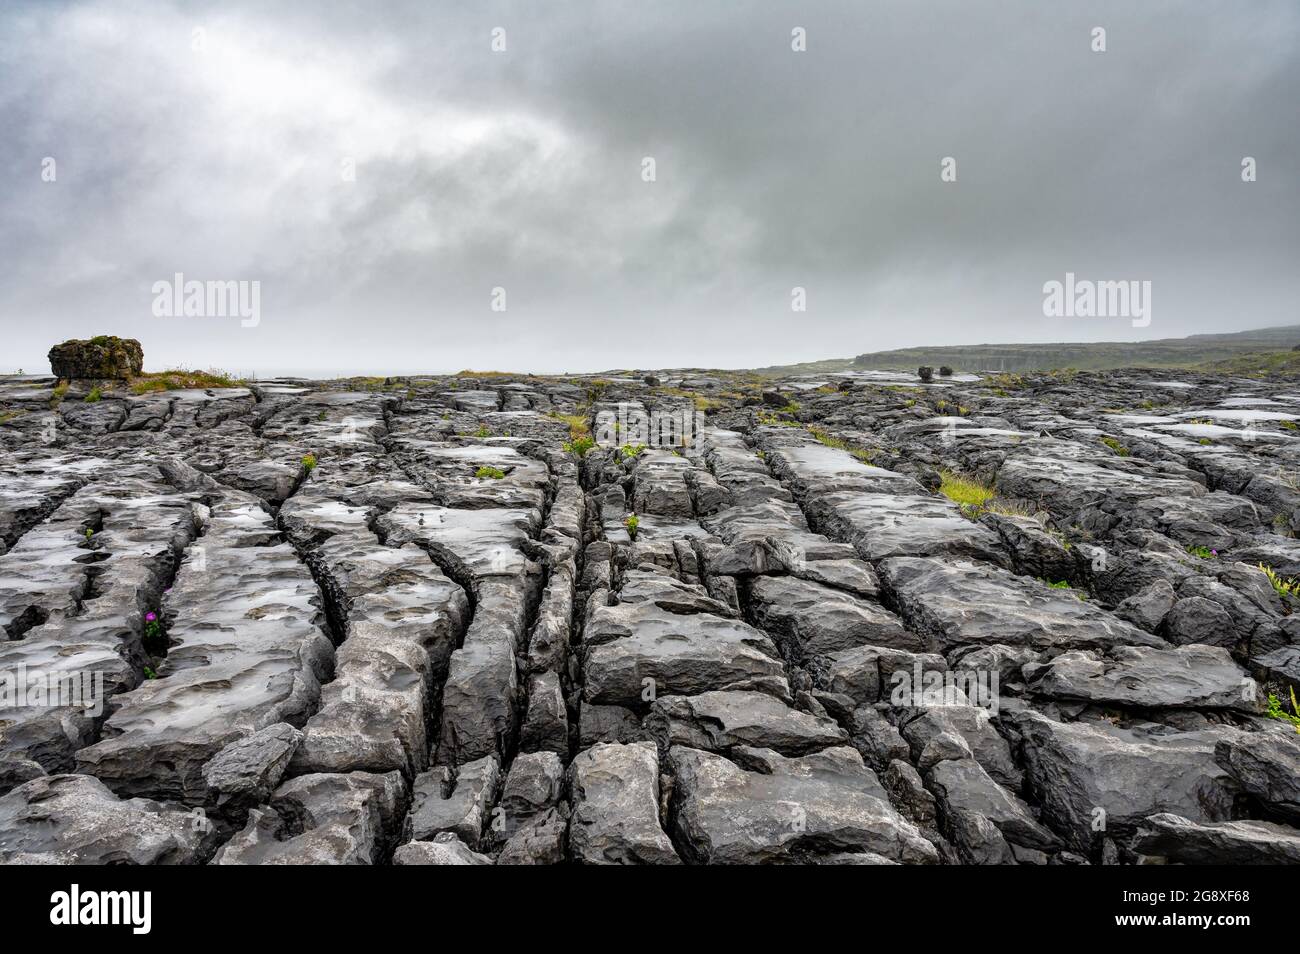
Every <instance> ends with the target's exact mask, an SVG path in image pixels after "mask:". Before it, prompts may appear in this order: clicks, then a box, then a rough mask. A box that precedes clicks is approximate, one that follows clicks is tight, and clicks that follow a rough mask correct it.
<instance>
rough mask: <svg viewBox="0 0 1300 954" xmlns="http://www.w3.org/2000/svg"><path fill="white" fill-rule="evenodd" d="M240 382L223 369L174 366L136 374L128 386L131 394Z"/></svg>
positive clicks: (206, 387)
mask: <svg viewBox="0 0 1300 954" xmlns="http://www.w3.org/2000/svg"><path fill="white" fill-rule="evenodd" d="M242 384H243V382H242V381H240V380H238V379H237V378H235V377H234V376H232V375H230V374H228V373H226V372H225V371H218V370H216V369H210V370H207V371H186V370H185V369H184V368H174V369H172V370H170V371H150V372H148V373H145V374H137V375H136V376H135V377H133V378H132V379H131V381H130V385H129V386H130V388H131V393H132V394H150V393H152V392H154V391H180V390H183V389H187V388H194V389H196V390H200V391H204V390H207V389H208V388H237V387H240V386H241V385H242Z"/></svg>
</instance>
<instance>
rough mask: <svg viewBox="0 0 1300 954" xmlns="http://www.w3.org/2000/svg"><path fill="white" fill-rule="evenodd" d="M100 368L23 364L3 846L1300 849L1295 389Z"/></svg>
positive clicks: (7, 656)
mask: <svg viewBox="0 0 1300 954" xmlns="http://www.w3.org/2000/svg"><path fill="white" fill-rule="evenodd" d="M83 350H84V349H83ZM78 355H81V357H78ZM87 355H88V353H87ZM87 355H82V353H81V352H77V353H76V354H72V353H71V352H70V353H69V354H68V355H67V356H66V357H67V360H68V361H69V362H73V363H75V364H77V367H75V368H73V366H72V364H68V365H67V368H66V369H67V370H71V371H76V372H77V373H76V374H72V375H70V376H72V377H93V378H95V379H97V380H99V381H101V382H102V388H101V393H99V394H98V395H97V398H98V399H97V400H89V401H88V400H83V398H84V397H86V396H88V389H82V390H81V391H79V390H77V389H76V388H72V389H68V390H67V391H66V392H65V391H63V390H62V389H59V390H56V389H55V385H56V383H57V382H56V380H55V379H54V378H53V377H43V376H25V377H21V378H20V377H9V378H0V627H2V628H3V633H4V638H3V640H0V680H3V681H2V682H0V689H3V694H0V862H2V863H6V864H23V863H67V864H72V863H79V864H117V863H138V864H297V863H320V864H398V865H456V864H573V863H577V864H683V863H685V864H709V863H714V864H728V863H737V864H746V863H786V864H934V863H944V864H955V863H965V864H1045V863H1070V864H1073V863H1078V862H1079V861H1088V862H1091V863H1102V862H1108V863H1113V862H1119V863H1139V862H1148V863H1149V862H1157V861H1163V862H1168V863H1190V864H1203V863H1293V862H1295V861H1296V860H1297V858H1300V848H1297V844H1298V843H1300V828H1297V827H1296V826H1297V825H1300V782H1297V778H1300V735H1297V734H1296V733H1295V730H1294V727H1293V725H1292V724H1291V722H1290V721H1289V720H1287V719H1286V718H1285V716H1286V714H1287V713H1290V712H1291V689H1292V688H1293V687H1296V686H1297V685H1300V602H1298V601H1297V599H1296V598H1295V597H1294V596H1293V595H1291V592H1290V590H1289V588H1288V580H1289V579H1291V578H1293V577H1295V576H1296V575H1297V574H1300V543H1297V540H1296V534H1297V533H1300V477H1298V473H1300V432H1297V431H1296V429H1295V427H1294V422H1295V421H1296V420H1300V386H1297V384H1296V383H1294V382H1267V381H1258V380H1245V379H1231V378H1223V377H1208V376H1200V375H1184V376H1182V377H1176V376H1175V375H1173V374H1172V373H1164V372H1150V371H1143V372H1136V371H1135V372H1127V371H1118V372H1105V373H1078V374H1075V373H1070V372H1061V373H1054V374H1042V375H1036V376H1024V377H1022V376H1015V375H990V376H985V377H982V378H976V376H973V375H952V376H948V375H938V376H934V377H932V378H931V379H930V380H929V381H922V380H920V379H918V378H917V377H916V375H915V374H914V373H911V372H909V373H908V374H906V375H901V374H900V375H895V376H884V377H881V376H879V375H871V374H861V375H858V374H852V373H849V374H843V375H836V376H833V377H830V378H824V379H813V378H807V379H794V380H788V381H771V380H764V379H760V378H758V377H757V376H747V375H744V374H738V373H735V372H718V373H710V374H708V375H703V374H696V373H680V372H663V371H661V372H656V373H655V374H654V375H646V374H644V373H636V374H630V375H606V376H604V377H601V378H596V377H591V376H580V377H570V378H556V377H527V376H510V375H491V376H483V375H477V376H476V375H473V374H470V373H466V374H464V375H459V376H451V377H413V378H389V379H351V380H346V381H330V382H318V381H301V380H291V379H284V380H270V381H256V382H248V383H247V384H246V385H244V386H237V387H221V388H211V389H188V390H187V389H180V390H171V391H168V390H162V391H155V392H149V393H145V394H136V393H132V392H131V391H130V390H129V389H125V388H119V387H115V386H113V385H112V383H111V380H109V379H112V378H115V377H120V376H122V375H121V374H118V373H117V369H116V368H107V367H104V366H97V367H95V368H91V366H90V365H91V357H93V355H90V356H87ZM74 358H75V359H76V360H75V361H74V360H73V359H74ZM119 363H120V362H119ZM125 363H126V368H125V370H124V371H123V372H122V373H123V374H129V373H133V368H132V366H131V365H132V362H131V360H130V354H127V355H126V362H125ZM88 370H95V371H99V372H105V373H96V374H83V373H81V372H82V371H88ZM134 371H138V364H137V365H136V366H135V367H134ZM108 372H113V373H108ZM1175 384H1177V385H1179V386H1177V387H1174V386H1170V385H1175ZM83 391H84V392H86V393H83ZM1260 400H1267V401H1269V402H1270V403H1269V404H1268V405H1267V407H1268V410H1267V411H1259V410H1256V409H1255V407H1256V405H1255V403H1253V402H1257V401H1260ZM1206 422H1209V423H1206ZM588 435H590V437H591V438H593V440H591V441H590V442H588V441H586V440H584V438H586V437H587V436H588ZM588 443H590V445H591V446H590V447H588ZM1265 568H1267V569H1268V571H1270V572H1271V576H1270V572H1266V569H1265Z"/></svg>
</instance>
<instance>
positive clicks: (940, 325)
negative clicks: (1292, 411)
mask: <svg viewBox="0 0 1300 954" xmlns="http://www.w3.org/2000/svg"><path fill="white" fill-rule="evenodd" d="M1097 26H1100V27H1104V28H1105V30H1106V37H1105V40H1106V50H1105V52H1094V51H1093V49H1092V46H1093V43H1094V41H1093V37H1092V30H1093V28H1094V27H1097ZM796 27H802V28H803V29H804V30H805V31H806V37H807V39H806V46H807V49H806V51H803V52H796V51H795V50H793V49H792V48H791V46H792V34H791V31H792V30H793V29H794V28H796ZM495 28H501V29H503V30H504V31H505V32H504V40H505V47H506V48H505V50H504V51H502V52H498V51H494V50H493V48H492V46H493V30H494V29H495ZM0 130H3V134H2V136H0V176H2V179H0V330H2V331H3V334H2V335H0V371H11V370H15V369H16V368H18V367H23V368H24V369H25V370H27V371H29V372H30V371H47V370H48V363H47V361H46V359H45V354H46V352H47V350H48V349H49V347H50V345H51V344H53V343H55V342H57V341H60V340H63V339H65V338H69V337H87V336H91V335H94V334H119V335H123V336H129V337H135V338H139V339H140V341H141V342H142V343H143V345H144V351H145V362H146V367H149V368H152V369H158V368H163V367H170V366H178V365H181V366H188V367H192V368H204V367H209V366H214V367H220V368H225V369H228V370H231V371H234V372H238V373H244V372H257V373H259V374H262V375H267V374H273V373H322V374H323V373H345V372H347V373H385V372H388V373H406V372H417V371H456V370H460V369H462V368H475V369H510V370H520V371H539V372H541V371H562V370H568V371H581V370H598V369H605V368H612V367H665V366H683V365H691V366H712V367H746V366H755V365H766V364H774V363H786V362H793V361H801V360H813V359H818V358H825V357H841V356H851V355H853V354H857V353H860V352H863V351H874V350H881V349H887V348H895V347H906V346H912V345H920V344H957V343H978V342H988V341H993V342H996V341H1059V340H1137V339H1140V338H1160V337H1173V336H1180V335H1184V334H1193V333H1198V332H1214V331H1232V330H1241V329H1246V328H1253V327H1263V326H1267V325H1279V324H1290V323H1296V322H1300V311H1298V309H1297V304H1296V303H1297V300H1298V299H1297V287H1296V284H1297V271H1298V270H1297V263H1300V188H1298V182H1297V173H1298V171H1300V4H1297V3H1296V2H1295V0H1256V2H1251V3H1249V4H1240V3H1236V4H1234V3H1227V2H1224V3H1210V2H1181V3H1161V2H1154V0H1143V2H1141V3H1133V2H1131V0H1123V2H1114V3H1074V2H1069V3H1067V2H1061V0H1052V2H1050V3H1048V2H1043V0H1024V2H1009V0H997V2H977V0H953V2H938V0H895V2H890V0H870V2H867V0H842V2H821V0H812V2H808V0H804V2H800V3H792V2H762V0H744V2H741V0H708V2H704V0H654V2H649V0H636V2H618V0H599V2H595V0H593V2H563V0H521V2H518V3H494V2H489V0H473V2H466V0H447V2H429V0H413V2H410V3H400V2H389V3H372V2H362V0H357V2H350V3H343V2H337V3H331V2H316V0H312V2H308V0H303V2H297V3H291V2H275V3H271V2H266V0H257V2H246V3H245V2H239V0H223V2H221V3H213V4H204V3H192V2H187V3H182V2H176V3H164V2H143V0H141V2H131V0H127V2H69V3H58V2H50V0H43V2H15V0H7V2H6V3H5V4H4V5H3V7H2V8H0ZM946 156H951V157H953V158H955V159H956V168H957V179H956V181H955V182H942V181H941V179H940V163H941V160H942V159H943V157H946ZM1246 156H1250V157H1254V159H1255V160H1256V163H1257V181H1255V182H1253V183H1245V182H1243V181H1242V166H1241V164H1242V159H1243V157H1246ZM645 157H653V158H654V160H655V170H654V171H655V181H653V182H647V181H644V178H643V159H644V158H645ZM47 158H52V159H53V160H54V164H53V166H52V167H51V166H50V164H49V163H47V162H46V159H47ZM349 163H351V166H350V167H349V165H348V164H349ZM349 168H351V169H353V170H354V175H353V176H351V177H350V178H349V176H348V174H347V172H348V169H349ZM51 170H52V172H53V181H48V180H49V179H50V171H51ZM1067 271H1070V272H1074V273H1075V274H1076V275H1077V276H1078V277H1079V278H1083V279H1095V280H1139V281H1142V280H1146V281H1150V282H1151V283H1152V300H1151V319H1152V320H1151V323H1150V325H1149V326H1147V327H1145V328H1135V327H1133V325H1132V322H1131V321H1128V320H1124V319H1114V318H1109V319H1105V318H1073V319H1072V318H1047V317H1044V314H1043V284H1044V282H1048V281H1051V280H1053V279H1056V280H1063V279H1064V277H1065V273H1066V272H1067ZM178 272H179V273H182V274H183V275H184V276H185V278H186V280H198V281H246V282H253V281H257V282H260V286H259V288H260V312H259V315H258V322H257V324H256V327H242V326H241V322H240V320H239V318H237V317H220V316H207V317H197V316H191V317H158V316H156V315H155V314H154V308H153V306H154V291H153V289H154V285H155V283H156V282H159V281H171V280H172V279H173V276H174V275H175V274H176V273H178ZM795 286H800V287H803V288H805V289H806V296H807V311H806V312H802V313H800V312H794V311H792V309H791V289H792V288H794V287H795ZM495 288H503V289H505V310H504V311H494V310H493V308H492V303H493V289H495Z"/></svg>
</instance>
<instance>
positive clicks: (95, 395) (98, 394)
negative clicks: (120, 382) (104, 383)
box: [82, 386, 104, 404]
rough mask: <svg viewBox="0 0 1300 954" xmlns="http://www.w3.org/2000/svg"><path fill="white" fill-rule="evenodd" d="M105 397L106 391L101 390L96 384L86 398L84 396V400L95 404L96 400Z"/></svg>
mask: <svg viewBox="0 0 1300 954" xmlns="http://www.w3.org/2000/svg"><path fill="white" fill-rule="evenodd" d="M103 397H104V392H103V391H101V390H100V389H99V387H98V386H95V387H93V388H91V389H90V393H89V394H87V395H86V396H85V397H84V398H82V400H83V401H84V402H85V403H87V404H94V403H95V402H96V401H99V400H101V399H102V398H103Z"/></svg>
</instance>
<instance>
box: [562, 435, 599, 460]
mask: <svg viewBox="0 0 1300 954" xmlns="http://www.w3.org/2000/svg"><path fill="white" fill-rule="evenodd" d="M595 446H596V439H595V438H594V437H592V436H591V435H590V434H584V435H583V436H581V437H575V438H574V439H573V440H571V441H566V442H565V444H564V450H565V452H566V453H569V454H572V455H574V456H575V457H586V456H587V452H588V451H589V450H591V449H592V448H593V447H595Z"/></svg>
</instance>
